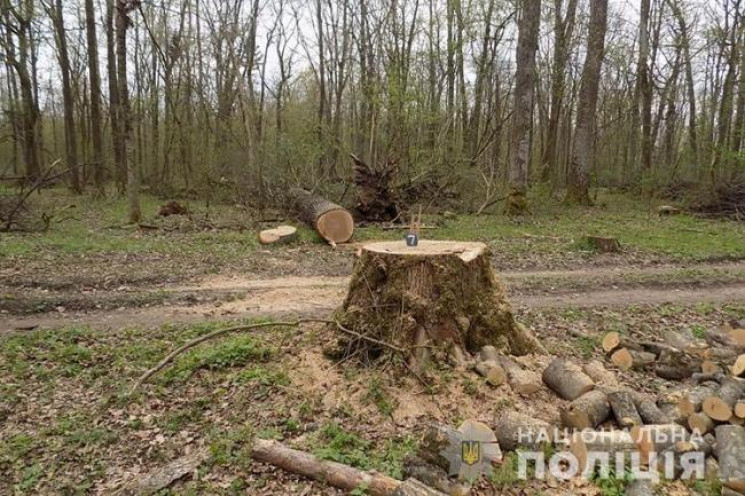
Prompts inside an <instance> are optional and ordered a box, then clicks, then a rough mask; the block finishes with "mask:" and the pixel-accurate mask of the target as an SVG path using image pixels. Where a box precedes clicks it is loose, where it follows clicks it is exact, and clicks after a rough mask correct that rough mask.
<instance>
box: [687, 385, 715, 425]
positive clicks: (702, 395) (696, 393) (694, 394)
mask: <svg viewBox="0 0 745 496" xmlns="http://www.w3.org/2000/svg"><path fill="white" fill-rule="evenodd" d="M718 389H719V384H717V383H716V382H704V383H702V384H699V385H698V386H696V387H694V388H693V389H691V390H690V391H688V393H687V394H683V395H682V396H681V398H680V400H679V401H678V408H679V409H680V411H681V413H683V415H685V416H686V417H688V416H690V415H693V414H694V413H696V412H698V411H700V410H701V405H702V404H703V402H704V400H705V399H706V398H708V397H709V396H711V395H712V394H714V393H715V392H716V391H717V390H718Z"/></svg>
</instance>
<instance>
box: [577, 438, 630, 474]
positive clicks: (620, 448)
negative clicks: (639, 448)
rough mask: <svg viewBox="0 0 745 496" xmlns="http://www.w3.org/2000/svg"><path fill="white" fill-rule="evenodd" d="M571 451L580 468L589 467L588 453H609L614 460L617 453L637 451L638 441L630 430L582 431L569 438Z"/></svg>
mask: <svg viewBox="0 0 745 496" xmlns="http://www.w3.org/2000/svg"><path fill="white" fill-rule="evenodd" d="M569 451H570V452H571V453H572V454H573V455H574V456H575V457H577V461H579V469H580V470H585V468H586V467H587V455H588V453H593V454H597V453H607V454H608V457H609V459H610V460H611V461H612V462H613V461H614V460H615V459H616V454H617V453H631V452H633V451H636V443H635V442H634V440H633V439H632V437H631V434H629V433H628V431H589V430H585V431H580V432H575V433H573V434H572V435H571V437H570V438H569Z"/></svg>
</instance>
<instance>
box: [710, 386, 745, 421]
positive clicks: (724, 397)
mask: <svg viewBox="0 0 745 496" xmlns="http://www.w3.org/2000/svg"><path fill="white" fill-rule="evenodd" d="M743 394H745V382H744V381H742V380H740V379H737V378H734V377H725V378H724V379H722V387H721V388H720V389H719V391H718V392H717V393H716V394H713V395H711V396H708V397H706V399H704V402H703V404H702V405H701V409H702V410H703V411H704V413H706V414H707V415H708V416H709V417H711V418H713V419H714V420H718V421H719V422H727V421H729V419H730V418H732V415H733V413H734V412H733V409H734V407H735V404H736V403H737V401H738V400H739V399H740V398H741V397H742V396H743Z"/></svg>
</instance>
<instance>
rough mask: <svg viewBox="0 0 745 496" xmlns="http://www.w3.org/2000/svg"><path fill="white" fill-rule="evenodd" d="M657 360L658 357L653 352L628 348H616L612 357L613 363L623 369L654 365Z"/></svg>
mask: <svg viewBox="0 0 745 496" xmlns="http://www.w3.org/2000/svg"><path fill="white" fill-rule="evenodd" d="M656 360H657V357H656V356H655V355H654V354H653V353H647V352H646V351H638V350H630V349H628V348H621V349H620V350H616V351H615V352H613V354H612V355H611V357H610V361H611V362H613V365H615V366H616V367H618V368H619V369H621V370H632V369H634V370H636V369H643V368H645V367H650V366H652V365H654V363H655V361H656Z"/></svg>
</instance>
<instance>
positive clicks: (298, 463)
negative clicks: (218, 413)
mask: <svg viewBox="0 0 745 496" xmlns="http://www.w3.org/2000/svg"><path fill="white" fill-rule="evenodd" d="M251 457H252V458H253V459H254V460H256V461H258V462H262V463H268V464H270V465H274V466H275V467H279V468H281V469H282V470H286V471H288V472H292V473H294V474H300V475H304V476H305V477H309V478H311V479H314V480H317V481H321V482H325V483H327V484H329V485H330V486H333V487H336V488H338V489H343V490H344V491H354V490H355V489H360V488H365V489H366V490H367V492H368V494H371V495H373V496H392V495H394V494H396V490H397V489H398V487H399V486H400V485H401V481H398V480H396V479H393V478H391V477H388V476H387V475H383V474H379V473H372V472H364V471H362V470H359V469H356V468H354V467H350V466H349V465H344V464H341V463H336V462H331V461H327V460H321V459H320V458H318V457H316V456H313V455H311V454H310V453H306V452H304V451H299V450H296V449H292V448H288V447H287V446H285V445H284V444H282V443H279V442H277V441H271V440H265V439H255V440H254V443H253V447H252V451H251ZM412 494H416V493H412ZM419 494H425V493H419Z"/></svg>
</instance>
